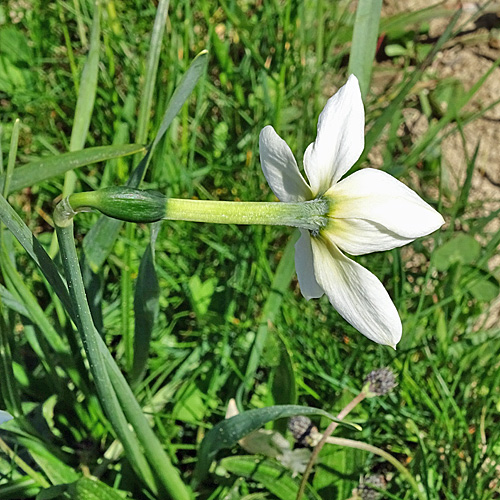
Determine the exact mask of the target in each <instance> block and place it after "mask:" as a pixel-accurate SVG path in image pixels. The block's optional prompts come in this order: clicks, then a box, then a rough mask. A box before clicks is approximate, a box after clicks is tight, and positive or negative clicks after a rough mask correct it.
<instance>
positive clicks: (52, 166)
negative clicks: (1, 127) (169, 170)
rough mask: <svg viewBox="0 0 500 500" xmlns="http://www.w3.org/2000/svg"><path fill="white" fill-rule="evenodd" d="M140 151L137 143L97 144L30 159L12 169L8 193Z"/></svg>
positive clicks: (1, 185) (0, 178)
mask: <svg viewBox="0 0 500 500" xmlns="http://www.w3.org/2000/svg"><path fill="white" fill-rule="evenodd" d="M141 151H145V147H144V146H140V145H138V144H125V145H121V146H99V147H96V148H87V149H82V150H81V151H75V152H71V153H64V154H61V155H58V156H48V157H45V158H39V159H37V160H33V161H30V162H29V163H27V164H26V165H23V166H22V167H18V168H16V169H14V172H13V174H12V179H11V182H10V185H9V188H8V193H12V192H14V191H18V190H19V189H23V188H25V187H30V186H33V185H35V184H37V183H39V182H42V181H45V180H48V179H51V178H52V177H57V176H58V175H61V174H64V173H65V172H68V171H69V170H73V169H75V168H79V167H84V166H86V165H92V164H94V163H98V162H101V161H107V160H111V159H113V158H121V157H123V156H128V155H132V154H135V153H139V152H141ZM4 186H5V174H2V175H0V188H1V189H2V190H3V189H4Z"/></svg>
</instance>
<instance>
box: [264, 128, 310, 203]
mask: <svg viewBox="0 0 500 500" xmlns="http://www.w3.org/2000/svg"><path fill="white" fill-rule="evenodd" d="M259 150H260V163H261V165H262V171H263V172H264V176H265V177H266V179H267V182H268V184H269V186H270V187H271V189H272V190H273V193H274V194H275V195H276V196H277V198H278V199H279V200H280V201H284V202H294V201H304V200H310V199H312V195H311V190H310V189H309V186H308V185H307V184H306V181H305V180H304V178H303V177H302V175H301V173H300V172H299V168H298V167H297V162H296V161H295V158H294V156H293V153H292V151H291V150H290V148H289V147H288V144H287V143H286V142H285V141H284V140H283V139H282V138H281V137H280V136H279V135H278V134H277V133H276V131H275V130H274V128H273V127H271V126H270V125H268V126H267V127H264V128H263V129H262V131H261V133H260V137H259Z"/></svg>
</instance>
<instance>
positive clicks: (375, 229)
mask: <svg viewBox="0 0 500 500" xmlns="http://www.w3.org/2000/svg"><path fill="white" fill-rule="evenodd" d="M321 234H322V235H323V236H324V237H325V238H328V239H329V240H330V241H331V242H332V243H334V244H335V245H337V246H338V247H339V248H340V249H341V250H343V251H344V252H347V253H349V254H351V255H365V254H367V253H372V252H383V251H385V250H392V249H393V248H397V247H402V246H403V245H406V244H408V243H410V242H412V241H413V240H414V239H415V238H405V237H403V236H399V235H398V234H396V233H393V232H392V231H389V230H388V229H386V228H385V227H384V226H381V225H380V224H377V223H376V222H372V221H368V220H364V219H331V220H330V222H329V223H328V226H326V227H325V229H324V230H323V231H322V233H321Z"/></svg>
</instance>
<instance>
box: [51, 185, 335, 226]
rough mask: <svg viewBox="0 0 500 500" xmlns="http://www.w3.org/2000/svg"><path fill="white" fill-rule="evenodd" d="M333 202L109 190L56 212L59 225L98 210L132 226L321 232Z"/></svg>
mask: <svg viewBox="0 0 500 500" xmlns="http://www.w3.org/2000/svg"><path fill="white" fill-rule="evenodd" d="M330 205H331V202H330V201H329V200H327V199H324V198H318V199H316V200H310V201H302V202H297V203H280V202H278V203H277V202H262V203H259V202H243V201H213V200H181V199H177V198H167V197H166V196H164V195H163V194H161V193H158V192H155V191H143V190H140V189H135V188H129V187H108V188H104V189H100V190H98V191H87V192H85V193H76V194H72V195H71V196H70V197H68V198H65V199H64V200H63V201H62V202H61V203H60V204H59V205H58V207H57V208H56V212H55V214H54V217H55V220H56V224H58V225H60V226H63V225H64V224H67V223H69V220H70V219H72V218H73V217H74V215H75V214H76V213H77V212H82V211H88V210H93V209H95V210H99V211H100V212H102V213H103V214H105V215H107V216H108V217H112V218H114V219H120V220H125V221H129V222H155V221H159V220H161V219H166V220H185V221H192V222H211V223H214V224H265V225H270V226H292V227H299V228H302V229H308V230H310V231H319V230H320V229H321V228H323V227H324V226H326V225H327V223H328V220H329V219H328V214H329V213H330Z"/></svg>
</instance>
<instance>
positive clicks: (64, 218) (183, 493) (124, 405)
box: [54, 204, 191, 500]
mask: <svg viewBox="0 0 500 500" xmlns="http://www.w3.org/2000/svg"><path fill="white" fill-rule="evenodd" d="M73 215H74V214H73ZM54 221H55V222H56V230H57V236H58V239H59V245H60V248H61V256H62V261H63V265H64V268H65V272H66V275H67V280H68V287H69V291H70V294H71V298H72V301H73V302H74V310H75V311H76V318H75V320H76V323H77V326H78V329H79V331H80V333H81V335H82V340H83V345H84V347H85V351H86V353H87V358H88V360H89V366H90V370H91V372H92V375H93V377H94V382H95V384H96V387H97V391H98V396H99V401H100V402H101V404H102V406H103V408H104V411H105V412H106V414H107V416H108V418H109V420H110V422H111V425H112V427H113V429H114V430H115V432H116V434H117V436H118V438H119V439H120V441H121V443H122V445H123V447H124V449H125V453H126V455H127V458H128V459H129V460H130V462H131V464H132V465H133V466H134V468H135V469H136V470H137V472H138V474H139V475H140V476H141V477H142V478H143V480H144V482H145V483H146V484H147V485H148V487H149V488H150V489H151V491H153V492H155V493H157V492H158V485H157V482H156V479H155V478H154V476H153V475H152V472H151V469H150V468H149V464H148V461H149V462H150V464H151V465H152V466H153V468H154V470H155V471H156V472H157V477H158V480H159V481H161V483H162V486H163V487H164V488H165V490H166V491H167V492H168V494H169V496H170V497H171V498H172V499H173V500H189V499H190V498H191V495H190V493H189V490H188V488H187V487H186V486H185V484H184V483H183V482H182V480H181V478H180V476H179V472H178V471H177V469H176V468H175V467H174V466H173V465H172V463H171V461H170V459H169V458H168V456H167V455H166V453H165V451H164V450H163V448H162V447H161V445H160V444H159V442H158V440H157V439H156V437H155V436H154V433H153V431H152V430H151V428H150V427H149V424H148V422H147V420H146V418H145V416H144V414H143V413H142V412H141V410H140V407H139V404H138V403H137V400H136V399H135V398H134V397H133V394H132V390H131V389H130V387H129V386H128V384H127V382H126V381H125V379H124V378H123V375H122V374H121V372H120V370H119V368H118V366H117V365H116V363H115V362H114V360H113V359H112V357H111V355H110V353H109V351H108V350H107V348H106V346H105V345H104V342H103V341H102V339H101V337H100V336H99V333H98V332H97V330H96V329H95V326H94V324H93V321H92V316H91V313H90V309H89V306H88V302H87V297H86V295H85V289H84V286H83V279H82V276H81V272H80V266H79V262H78V258H77V255H76V248H75V244H74V239H73V223H72V215H71V211H69V212H68V210H67V207H65V204H63V205H62V208H61V207H59V206H58V209H57V208H56V211H55V213H54ZM120 403H121V406H120ZM124 412H125V414H124ZM127 419H128V420H127ZM129 423H130V424H131V425H132V427H133V429H134V431H135V432H136V434H134V433H133V432H132V431H131V430H130V428H129ZM138 440H139V441H138ZM139 442H140V444H142V447H143V448H144V452H145V455H146V458H147V460H146V458H145V456H144V454H143V452H142V451H141V446H140V444H139Z"/></svg>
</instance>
